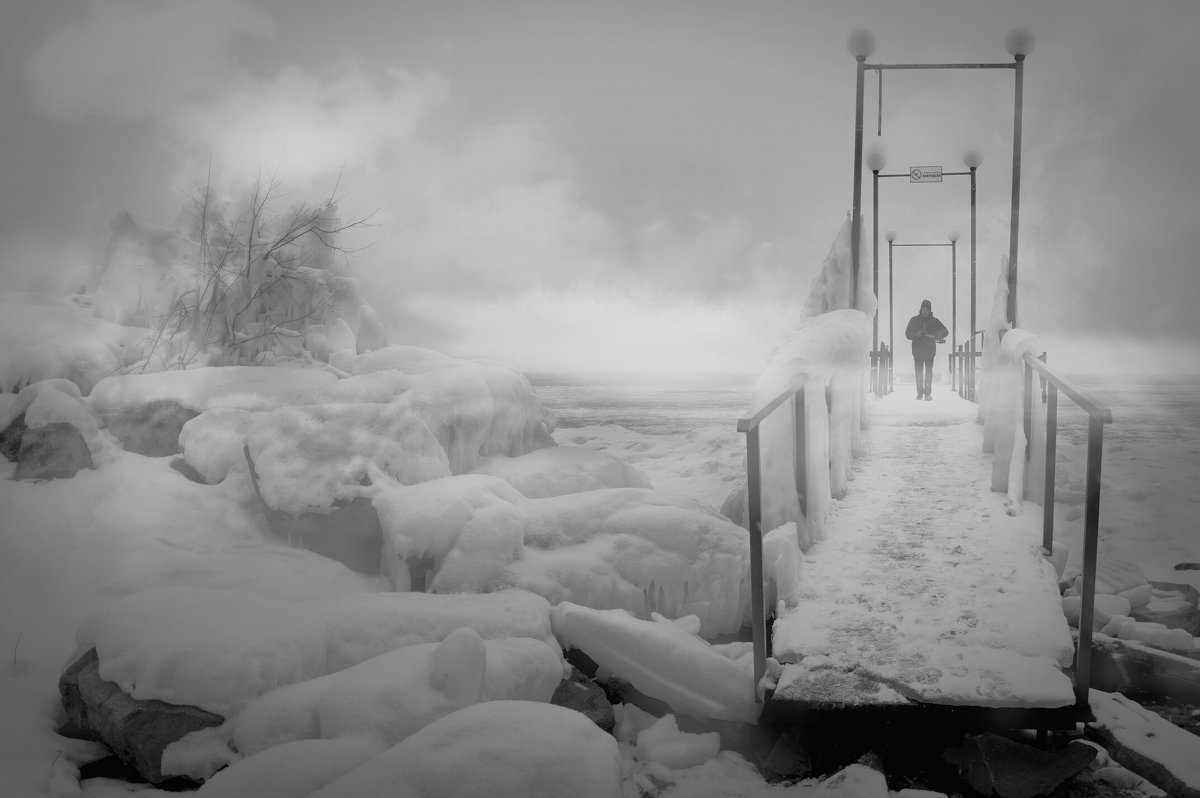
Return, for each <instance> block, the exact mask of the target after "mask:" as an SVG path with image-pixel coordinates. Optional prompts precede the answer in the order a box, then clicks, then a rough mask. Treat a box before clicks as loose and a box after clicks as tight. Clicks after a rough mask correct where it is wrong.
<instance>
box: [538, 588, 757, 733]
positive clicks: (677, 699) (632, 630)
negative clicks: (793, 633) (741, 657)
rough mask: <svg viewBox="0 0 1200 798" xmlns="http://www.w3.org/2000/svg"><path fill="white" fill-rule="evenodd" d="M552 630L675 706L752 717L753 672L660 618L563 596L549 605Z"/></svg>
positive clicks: (702, 713) (695, 712) (699, 713)
mask: <svg viewBox="0 0 1200 798" xmlns="http://www.w3.org/2000/svg"><path fill="white" fill-rule="evenodd" d="M550 620H551V622H552V623H553V625H554V634H555V636H556V637H557V638H558V639H559V641H561V642H562V644H563V645H564V646H566V647H571V648H577V649H579V650H580V651H582V652H583V653H585V654H587V655H588V656H589V657H591V658H592V659H593V660H594V661H595V662H596V664H597V665H599V666H600V667H601V668H602V669H603V670H604V671H605V672H606V673H609V674H612V675H614V676H618V677H620V678H622V679H624V680H625V681H627V682H629V683H630V684H632V685H633V686H634V687H635V688H637V689H638V690H640V691H641V692H643V693H645V694H646V695H648V696H650V697H652V698H657V699H659V700H660V701H665V702H666V703H667V704H668V705H669V706H670V707H671V709H673V710H675V711H676V712H679V713H682V714H685V715H691V716H692V717H696V718H712V719H714V720H733V721H741V722H743V723H754V722H756V721H757V720H758V716H759V713H760V712H761V710H762V705H760V704H758V703H757V702H756V700H755V685H754V673H753V671H752V670H750V669H747V668H743V667H742V666H741V665H739V664H738V663H736V662H734V661H733V660H731V659H729V658H728V657H726V656H724V655H723V654H721V653H720V652H719V651H717V650H715V649H714V648H713V647H712V646H710V645H709V644H708V643H706V642H705V641H703V640H701V639H700V638H699V637H697V636H696V635H693V634H690V633H688V632H687V631H685V630H684V629H682V628H680V627H679V626H677V625H676V624H674V623H672V622H670V621H667V620H665V619H660V620H654V621H644V620H641V619H638V618H634V617H633V616H632V615H630V614H629V613H628V612H625V611H623V610H594V609H590V608H588V607H581V606H579V605H578V604H573V603H571V602H563V603H561V604H558V605H556V606H555V607H553V608H552V609H551V610H550Z"/></svg>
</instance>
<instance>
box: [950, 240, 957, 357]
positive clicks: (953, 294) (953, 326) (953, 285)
mask: <svg viewBox="0 0 1200 798" xmlns="http://www.w3.org/2000/svg"><path fill="white" fill-rule="evenodd" d="M956 343H958V242H957V241H951V242H950V351H951V352H953V351H954V345H955V344H956Z"/></svg>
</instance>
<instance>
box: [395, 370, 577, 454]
mask: <svg viewBox="0 0 1200 798" xmlns="http://www.w3.org/2000/svg"><path fill="white" fill-rule="evenodd" d="M398 402H400V403H401V404H405V405H406V406H408V407H409V408H411V409H412V411H413V412H414V413H416V414H417V416H419V417H420V418H421V419H422V420H424V421H425V423H426V424H428V425H429V428H430V429H431V430H433V434H434V436H435V437H436V438H437V439H438V441H439V442H440V443H441V444H442V447H443V448H444V449H445V451H446V456H447V458H448V459H449V461H450V471H451V473H453V474H465V473H467V472H469V471H471V470H472V469H474V468H475V466H476V465H477V464H478V463H479V460H480V458H483V457H494V456H497V455H504V456H507V457H518V456H520V455H523V454H526V453H528V452H532V451H534V450H535V449H542V448H545V447H547V446H554V445H555V443H554V438H553V437H552V433H553V432H554V417H553V415H552V414H551V413H550V412H549V411H548V410H546V409H545V408H543V407H542V404H541V401H540V400H539V399H538V398H537V395H536V394H535V393H534V391H533V388H532V387H531V386H530V384H529V381H528V380H526V379H525V376H524V375H523V374H521V373H520V372H519V371H517V370H516V369H514V368H512V367H510V366H506V365H504V364H500V363H461V364H454V365H450V366H447V367H445V368H440V369H434V370H430V371H427V372H425V373H423V374H422V375H421V376H420V379H418V380H416V381H415V383H414V385H413V387H412V388H411V389H410V390H409V391H408V392H407V393H406V394H404V395H403V396H402V397H401V398H400V399H399V400H398Z"/></svg>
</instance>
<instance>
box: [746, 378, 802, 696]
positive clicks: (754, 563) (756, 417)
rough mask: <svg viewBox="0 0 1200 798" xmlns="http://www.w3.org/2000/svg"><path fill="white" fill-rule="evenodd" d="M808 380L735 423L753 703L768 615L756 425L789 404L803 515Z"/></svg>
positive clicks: (789, 387)
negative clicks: (746, 541)
mask: <svg viewBox="0 0 1200 798" xmlns="http://www.w3.org/2000/svg"><path fill="white" fill-rule="evenodd" d="M808 380H809V376H808V375H807V374H801V375H799V376H797V377H795V378H794V379H793V380H792V381H791V382H789V383H788V384H787V386H785V387H784V388H783V389H781V390H780V391H779V393H778V394H776V395H775V396H774V397H773V398H771V399H770V400H768V401H766V402H764V403H763V404H762V405H761V406H760V407H759V408H758V409H757V410H756V411H754V412H753V413H751V414H750V415H748V416H743V417H741V418H739V419H738V423H737V431H738V432H741V433H745V435H746V516H747V523H746V526H747V527H748V528H749V532H750V604H751V606H750V623H751V633H752V636H753V641H754V684H755V686H756V689H755V693H754V695H755V700H758V690H757V685H758V683H759V682H760V681H762V677H763V675H764V674H765V673H766V668H767V613H766V606H765V601H766V598H765V596H764V595H763V594H764V585H763V554H762V539H763V532H762V463H761V460H760V457H761V453H760V448H759V437H758V428H759V425H760V424H761V423H762V422H763V421H764V420H765V419H766V418H767V417H768V416H770V415H771V414H772V413H773V412H775V411H776V410H777V409H778V408H779V406H780V405H782V404H784V403H785V402H787V401H788V399H791V400H792V418H793V420H794V421H793V423H794V424H795V436H796V452H795V468H796V486H797V493H798V495H800V496H801V500H800V501H801V503H800V512H801V514H804V513H805V512H806V507H805V500H804V497H805V496H806V495H807V494H806V487H805V484H804V483H806V481H807V477H806V474H805V453H804V452H805V437H804V386H805V385H806V384H807V383H808Z"/></svg>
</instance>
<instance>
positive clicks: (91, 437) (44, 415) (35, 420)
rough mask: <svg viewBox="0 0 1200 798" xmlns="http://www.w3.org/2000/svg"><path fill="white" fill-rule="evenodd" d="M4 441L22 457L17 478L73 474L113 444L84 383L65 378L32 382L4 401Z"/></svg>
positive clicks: (9, 453) (11, 453) (0, 417)
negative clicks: (89, 405) (83, 394)
mask: <svg viewBox="0 0 1200 798" xmlns="http://www.w3.org/2000/svg"><path fill="white" fill-rule="evenodd" d="M0 441H2V442H3V452H4V455H5V456H6V457H11V459H13V460H15V461H16V462H17V470H16V472H15V475H14V476H15V477H16V478H17V479H59V478H65V477H72V476H74V475H75V474H76V473H78V472H79V471H81V470H83V469H85V468H89V469H90V468H95V464H96V462H103V461H104V460H106V459H108V457H110V456H111V453H112V448H113V447H112V443H111V441H110V439H109V438H107V437H106V436H105V435H104V433H103V432H101V430H100V427H99V424H98V422H97V420H96V418H95V417H94V416H93V415H92V414H91V413H90V412H89V411H88V408H87V407H86V405H85V404H84V403H83V401H82V399H81V398H80V394H79V388H78V387H77V386H76V385H75V384H74V383H72V382H70V381H68V380H66V379H63V378H56V379H50V380H42V381H40V382H36V383H33V384H32V385H29V386H27V387H25V388H24V389H22V390H21V392H20V393H19V394H17V395H16V396H15V397H12V398H11V399H10V401H7V402H5V403H4V405H3V407H0Z"/></svg>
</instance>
